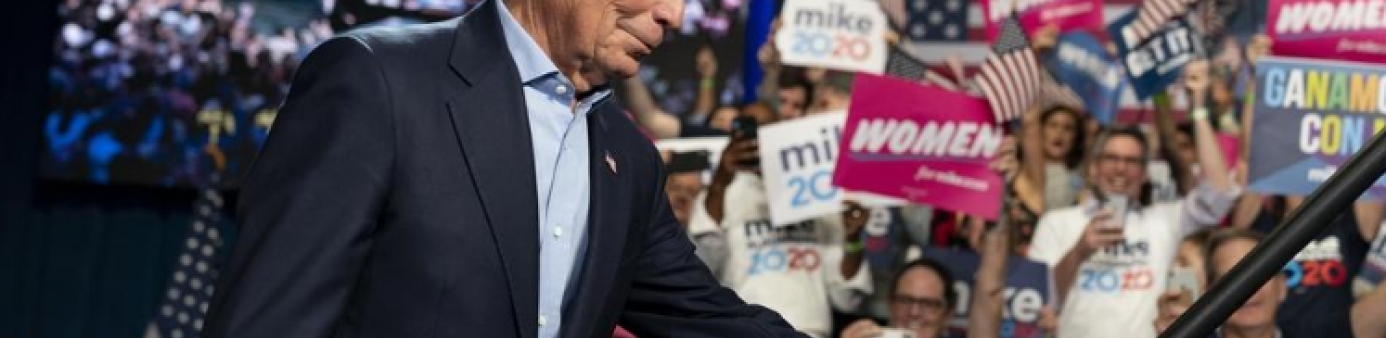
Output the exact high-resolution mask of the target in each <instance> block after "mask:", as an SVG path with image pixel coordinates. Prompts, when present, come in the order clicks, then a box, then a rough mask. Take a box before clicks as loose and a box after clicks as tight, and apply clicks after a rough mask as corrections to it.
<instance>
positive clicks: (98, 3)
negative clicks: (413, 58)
mask: <svg viewBox="0 0 1386 338" xmlns="http://www.w3.org/2000/svg"><path fill="white" fill-rule="evenodd" d="M469 5H470V4H469V3H468V2H466V1H463V0H354V1H353V0H346V1H332V0H326V1H317V0H277V1H268V0H240V1H236V0H225V1H219V0H87V1H79V0H69V1H64V2H61V3H60V4H59V7H58V15H59V17H60V19H59V20H60V23H59V29H58V34H57V36H56V37H55V39H54V41H53V53H56V55H55V58H54V62H53V64H52V65H51V67H50V69H49V71H48V83H49V89H50V91H49V92H50V97H49V104H48V113H47V114H46V118H45V121H44V123H43V144H44V145H45V148H44V150H43V154H44V156H43V159H42V172H43V174H44V176H47V177H49V178H54V179H59V180H69V181H79V182H91V183H98V184H134V185H153V186H169V187H189V186H201V185H203V184H204V183H205V182H207V181H208V180H209V178H210V177H211V174H212V173H213V172H215V170H213V169H214V168H218V167H221V168H224V173H225V175H226V176H227V177H226V179H224V180H222V181H223V183H224V184H225V185H227V186H234V185H236V183H237V180H236V179H237V178H239V177H241V176H242V175H243V174H244V173H245V170H246V169H247V167H248V166H249V164H250V161H251V160H252V159H253V157H254V155H255V152H256V149H258V148H259V146H260V145H261V144H263V143H264V141H265V137H266V135H268V132H269V128H270V125H271V123H272V122H273V121H274V117H275V114H276V109H277V108H278V107H279V104H280V103H281V102H282V101H283V100H284V98H285V95H286V94H287V93H288V90H289V84H290V82H291V80H292V78H293V73H294V70H295V69H296V68H297V67H298V64H299V62H300V61H302V59H303V57H305V56H306V55H307V53H308V52H309V51H310V50H311V49H312V48H313V47H314V46H316V45H317V44H318V43H320V42H322V41H324V40H326V39H328V38H330V37H331V36H333V35H334V34H337V33H340V32H343V31H346V30H349V29H353V28H358V27H367V26H376V25H399V24H406V23H414V22H426V21H437V20H444V19H448V18H451V17H454V16H456V15H458V14H461V13H463V12H464V11H465V10H466V9H467V7H468V6H469Z"/></svg>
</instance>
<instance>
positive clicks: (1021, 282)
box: [924, 249, 1051, 338]
mask: <svg viewBox="0 0 1386 338" xmlns="http://www.w3.org/2000/svg"><path fill="white" fill-rule="evenodd" d="M924 257H928V258H932V259H934V260H937V261H938V262H939V263H941V264H943V266H944V267H947V268H948V272H949V273H950V274H951V275H952V276H953V279H954V280H953V289H954V290H957V291H958V304H957V306H956V307H955V308H954V311H953V318H951V319H949V322H948V330H949V331H950V332H951V333H952V336H954V337H963V336H966V331H967V321H968V313H969V312H970V311H969V310H970V309H971V308H972V295H973V290H975V288H974V287H973V286H975V285H976V281H975V280H974V279H975V276H976V275H977V266H978V264H980V263H981V257H980V256H978V255H977V254H976V253H974V252H971V251H959V250H942V249H926V250H925V251H924ZM1006 268H1007V269H1008V271H1006V290H1005V296H1006V300H1005V303H1004V305H1003V306H1002V309H1003V310H1002V312H1003V313H1002V324H1001V337H1003V338H1039V337H1044V333H1045V332H1044V331H1043V330H1041V329H1040V327H1039V322H1040V312H1041V309H1043V308H1044V306H1045V305H1046V304H1049V303H1050V302H1051V298H1050V291H1051V290H1050V289H1049V267H1048V266H1045V265H1044V264H1043V263H1039V262H1035V261H1032V260H1029V259H1026V258H1024V257H1020V256H1011V258H1010V261H1009V262H1008V264H1007V266H1006Z"/></svg>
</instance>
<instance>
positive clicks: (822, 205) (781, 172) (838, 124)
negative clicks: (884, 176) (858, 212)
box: [757, 113, 847, 225]
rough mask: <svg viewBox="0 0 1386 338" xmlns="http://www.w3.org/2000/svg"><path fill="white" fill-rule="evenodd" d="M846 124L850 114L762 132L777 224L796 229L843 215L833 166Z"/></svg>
mask: <svg viewBox="0 0 1386 338" xmlns="http://www.w3.org/2000/svg"><path fill="white" fill-rule="evenodd" d="M846 122H847V114H846V113H825V114H817V115H812V116H809V117H804V118H800V119H795V120H792V121H787V122H780V123H775V124H770V125H766V126H764V127H761V128H760V130H759V131H757V133H758V134H759V142H760V168H761V174H762V175H763V176H764V177H765V192H766V199H767V200H768V202H769V204H770V221H771V223H774V224H775V225H786V224H792V223H796V222H801V221H805V220H809V219H813V218H816V217H819V216H823V215H828V214H833V213H837V212H839V211H841V210H842V195H843V192H842V191H841V189H839V188H837V187H836V186H833V167H834V165H835V164H836V161H837V150H838V143H839V142H841V138H842V127H843V124H844V123H846Z"/></svg>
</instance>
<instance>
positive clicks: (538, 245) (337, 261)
mask: <svg viewBox="0 0 1386 338" xmlns="http://www.w3.org/2000/svg"><path fill="white" fill-rule="evenodd" d="M682 12H683V1H682V0H504V1H502V0H486V1H485V2H483V3H481V4H479V5H478V6H477V7H476V8H475V9H473V10H471V11H470V12H469V13H468V14H466V15H465V16H462V17H459V18H456V19H454V20H449V21H445V22H440V23H434V24H426V25H416V26H406V27H397V28H376V29H366V30H360V31H354V32H351V33H348V34H346V35H343V36H339V37H336V38H334V39H331V40H329V41H327V42H325V43H323V44H322V45H320V46H318V47H317V49H316V50H315V51H314V52H313V53H312V54H311V55H309V56H308V58H307V60H306V61H305V62H304V63H303V66H302V67H301V68H300V70H299V73H298V74H296V77H295V80H294V83H293V87H292V89H291V90H290V94H289V97H288V99H287V101H286V102H285V104H284V106H283V108H282V109H281V111H280V112H279V115H278V117H277V120H276V121H275V125H274V131H273V132H272V133H271V134H270V136H269V139H268V141H267V142H266V145H265V147H264V149H263V150H262V151H261V153H260V155H259V157H258V159H257V160H256V162H255V164H254V166H253V167H252V168H251V170H250V172H249V174H248V176H247V177H246V178H245V180H244V182H245V183H244V187H243V188H242V193H241V202H240V210H239V213H238V221H239V223H240V226H241V228H240V229H241V230H240V231H241V236H239V238H240V239H241V240H240V241H239V242H238V243H236V246H235V248H234V249H233V252H232V254H231V257H230V261H229V262H228V265H227V266H226V268H225V269H224V270H223V271H225V275H223V276H221V278H220V280H219V282H218V284H217V286H216V292H215V296H214V299H213V302H212V304H211V306H210V309H209V313H208V318H209V320H208V322H207V327H206V329H205V330H204V332H203V336H205V337H214V338H216V337H488V338H489V337H526V338H533V337H540V338H551V337H610V336H611V332H612V329H613V327H615V326H616V324H618V323H619V324H621V326H622V327H624V328H626V329H628V330H629V331H631V332H633V333H635V334H637V335H639V336H654V337H661V336H681V337H790V336H800V334H798V333H796V332H794V331H793V330H792V329H791V328H790V327H789V325H788V324H786V323H785V322H784V321H783V320H782V319H781V318H780V317H779V316H778V315H777V314H775V313H774V312H772V311H769V310H766V309H764V308H761V307H756V306H748V305H746V304H745V303H744V302H742V300H741V299H739V298H737V296H736V295H735V294H733V293H732V292H731V291H729V290H727V289H724V288H722V287H721V286H719V285H718V283H717V281H716V279H715V278H714V277H713V276H712V274H711V273H710V272H709V271H708V269H707V268H706V267H705V266H703V264H702V262H701V261H700V260H699V259H698V257H697V256H695V255H694V247H693V245H692V244H691V243H690V242H689V240H688V237H687V236H685V235H684V233H683V229H682V228H681V227H680V226H679V225H678V222H677V221H676V220H675V218H674V214H673V213H672V212H671V211H670V207H669V202H668V199H667V198H666V197H665V194H664V173H663V170H664V169H663V167H662V163H661V161H660V158H659V156H658V153H657V152H656V151H655V149H654V147H653V145H651V144H650V142H649V141H648V140H647V139H646V138H645V137H644V136H643V135H642V134H641V133H640V132H639V131H638V130H637V129H636V128H635V126H634V125H633V124H632V122H631V121H630V120H629V119H627V118H626V117H625V116H624V115H622V114H621V111H620V110H621V109H620V108H619V107H618V105H617V104H616V103H615V102H613V101H614V100H613V99H612V97H611V96H612V95H611V89H609V87H608V84H609V83H610V82H612V81H615V80H618V79H620V78H626V77H630V76H631V75H634V74H635V73H636V71H637V70H638V69H639V66H640V59H641V58H643V57H645V56H647V55H649V54H650V53H651V51H652V50H653V49H654V48H655V47H657V46H658V45H659V44H660V42H661V40H662V38H663V36H664V34H665V32H666V31H668V30H671V29H675V28H676V27H675V26H676V25H677V24H678V23H679V22H680V21H682Z"/></svg>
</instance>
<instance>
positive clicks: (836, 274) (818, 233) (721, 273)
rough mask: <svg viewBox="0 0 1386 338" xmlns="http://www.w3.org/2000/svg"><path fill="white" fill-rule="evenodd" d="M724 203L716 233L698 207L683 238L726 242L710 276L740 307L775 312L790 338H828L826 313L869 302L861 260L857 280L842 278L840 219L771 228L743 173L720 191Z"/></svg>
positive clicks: (760, 194) (754, 185)
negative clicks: (795, 335)
mask: <svg viewBox="0 0 1386 338" xmlns="http://www.w3.org/2000/svg"><path fill="white" fill-rule="evenodd" d="M724 203H726V206H724V207H723V217H722V218H723V219H722V222H721V226H718V224H717V223H716V222H714V221H713V220H712V218H711V217H709V216H708V215H707V211H706V209H705V208H704V207H703V206H702V204H701V203H699V204H698V205H697V206H695V207H694V212H693V215H692V216H693V217H692V219H691V220H689V231H691V232H692V234H693V236H707V235H709V234H711V235H717V234H720V235H721V236H723V237H724V238H725V243H726V246H725V248H726V250H727V254H726V258H725V262H724V263H723V264H722V265H721V266H710V268H711V269H712V271H713V273H715V274H717V277H718V279H719V280H720V281H721V282H722V284H723V285H725V286H727V287H728V288H731V289H732V290H733V291H736V293H737V295H739V296H741V298H742V299H744V300H745V301H746V302H747V303H752V304H759V305H762V306H765V307H767V308H770V309H772V310H775V311H776V312H779V314H780V316H782V317H784V319H785V321H787V322H789V324H790V325H793V326H794V328H795V329H796V330H799V331H801V332H804V333H807V334H809V335H812V336H815V337H831V336H832V327H833V326H832V312H831V310H832V308H831V307H830V306H833V307H836V308H838V309H840V310H844V311H850V310H854V309H856V308H857V307H858V306H860V305H861V302H862V301H863V300H864V299H865V298H866V297H867V296H869V295H870V293H871V273H870V267H869V266H867V263H866V262H865V260H863V261H862V265H861V268H860V269H858V270H857V274H856V276H852V278H851V279H850V280H849V279H845V278H843V277H842V273H841V268H840V267H841V262H842V254H843V253H842V236H843V231H844V230H843V228H842V222H841V217H824V218H821V219H816V220H811V221H805V222H801V223H796V224H791V225H781V226H776V225H772V224H771V223H770V212H769V210H770V209H769V207H768V205H767V204H766V198H765V188H764V186H763V185H762V181H761V179H760V177H759V176H756V175H754V174H749V173H739V174H737V176H736V177H735V178H734V179H733V180H732V183H731V185H729V186H727V191H726V197H725V198H724Z"/></svg>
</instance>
